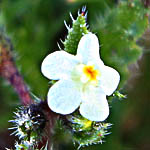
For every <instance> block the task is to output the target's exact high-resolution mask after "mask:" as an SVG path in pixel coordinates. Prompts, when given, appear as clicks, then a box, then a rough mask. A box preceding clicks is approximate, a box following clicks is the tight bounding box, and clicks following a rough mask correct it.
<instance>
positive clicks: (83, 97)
mask: <svg viewBox="0 0 150 150" xmlns="http://www.w3.org/2000/svg"><path fill="white" fill-rule="evenodd" d="M41 70H42V73H43V74H44V75H45V76H46V77H47V78H49V79H53V80H59V81H58V82H56V83H55V84H54V85H53V86H52V87H51V88H50V89H49V92H48V105H49V107H50V109H51V110H53V111H54V112H56V113H60V114H64V115H65V114H70V113H72V112H74V111H75V110H76V109H77V108H78V107H79V106H80V109H79V111H80V113H81V115H82V116H84V117H85V118H87V119H89V120H92V121H104V120H105V119H106V118H107V117H108V115H109V106H108V102H107V99H106V95H111V94H112V93H113V92H114V91H115V90H116V88H117V86H118V83H119V80H120V76H119V73H118V72H117V71H116V70H114V69H113V68H111V67H108V66H105V65H104V63H103V62H102V60H101V59H100V55H99V42H98V39H97V37H96V35H94V34H92V33H88V34H86V35H84V36H83V37H82V38H81V40H80V42H79V45H78V49H77V55H76V56H74V55H71V54H69V53H67V52H65V51H56V52H54V53H52V54H49V55H48V56H47V57H46V58H45V59H44V61H43V63H42V67H41Z"/></svg>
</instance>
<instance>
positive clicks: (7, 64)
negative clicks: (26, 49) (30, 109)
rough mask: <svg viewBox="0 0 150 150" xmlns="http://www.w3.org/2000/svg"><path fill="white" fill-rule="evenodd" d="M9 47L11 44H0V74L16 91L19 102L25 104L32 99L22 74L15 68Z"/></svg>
mask: <svg viewBox="0 0 150 150" xmlns="http://www.w3.org/2000/svg"><path fill="white" fill-rule="evenodd" d="M8 44H10V43H8ZM10 48H11V46H8V45H6V44H0V76H2V77H4V78H5V79H6V80H8V81H9V83H10V84H11V85H12V86H13V87H14V89H15V90H16V92H17V93H18V95H19V97H20V100H21V103H22V104H23V105H25V106H26V105H29V104H31V103H32V99H31V97H30V94H29V91H28V89H27V87H26V85H25V83H24V80H23V78H22V76H21V75H20V74H19V72H18V70H17V67H16V65H15V62H14V59H13V57H12V54H11V50H10Z"/></svg>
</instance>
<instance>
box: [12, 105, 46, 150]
mask: <svg viewBox="0 0 150 150" xmlns="http://www.w3.org/2000/svg"><path fill="white" fill-rule="evenodd" d="M14 114H15V117H14V118H15V119H14V120H10V122H12V123H13V124H14V127H12V128H10V129H15V131H14V132H13V133H12V134H15V135H16V136H18V137H19V140H20V143H16V144H15V147H16V150H21V149H30V148H31V147H32V148H33V147H35V146H36V145H37V143H38V142H39V141H40V140H41V137H42V135H43V129H44V127H45V124H46V119H45V116H44V114H43V112H42V111H41V110H40V108H39V106H38V105H36V104H32V105H30V106H27V107H24V106H22V107H20V108H19V109H18V110H17V112H15V113H14Z"/></svg>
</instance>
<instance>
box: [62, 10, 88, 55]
mask: <svg viewBox="0 0 150 150" xmlns="http://www.w3.org/2000/svg"><path fill="white" fill-rule="evenodd" d="M70 16H71V18H72V22H73V23H72V28H70V26H68V25H67V24H66V22H65V26H66V28H67V29H68V35H67V38H66V39H65V41H64V42H63V44H64V50H65V51H67V52H69V53H71V54H76V51H77V46H78V43H79V41H80V39H81V37H82V36H83V35H84V34H87V33H88V32H89V31H88V29H87V24H86V18H87V13H86V9H85V7H83V9H82V11H81V13H78V17H77V19H76V20H74V18H73V17H72V15H71V14H70Z"/></svg>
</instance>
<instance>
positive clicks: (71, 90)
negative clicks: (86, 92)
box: [48, 80, 81, 114]
mask: <svg viewBox="0 0 150 150" xmlns="http://www.w3.org/2000/svg"><path fill="white" fill-rule="evenodd" d="M80 102H81V95H80V92H79V90H78V89H77V88H76V87H75V85H74V84H73V82H72V81H69V80H60V81H58V82H56V83H55V84H54V85H53V86H52V87H51V88H50V90H49V92H48V105H49V107H50V109H51V110H52V111H54V112H56V113H60V114H70V113H72V112H73V111H74V110H75V109H77V108H78V106H79V105H80Z"/></svg>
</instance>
